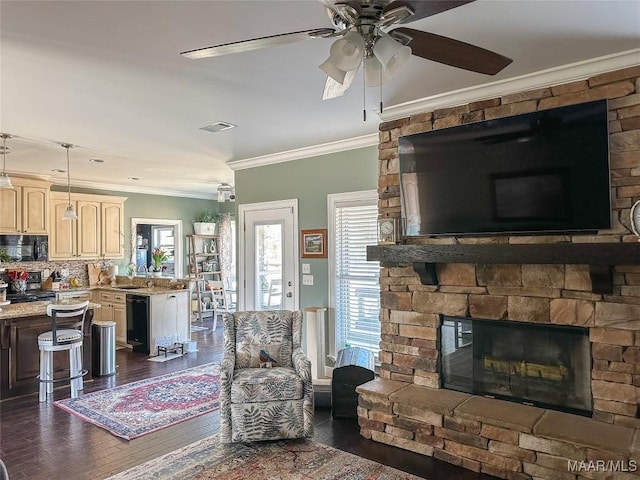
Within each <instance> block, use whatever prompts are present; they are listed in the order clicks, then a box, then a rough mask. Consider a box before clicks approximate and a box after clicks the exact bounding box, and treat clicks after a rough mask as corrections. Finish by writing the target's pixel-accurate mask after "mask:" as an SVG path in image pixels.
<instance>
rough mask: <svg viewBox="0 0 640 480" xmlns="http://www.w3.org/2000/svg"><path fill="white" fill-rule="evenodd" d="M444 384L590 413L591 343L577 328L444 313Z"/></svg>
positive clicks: (442, 353)
mask: <svg viewBox="0 0 640 480" xmlns="http://www.w3.org/2000/svg"><path fill="white" fill-rule="evenodd" d="M439 333H440V342H439V355H438V356H439V357H440V358H441V359H442V360H441V362H440V364H441V368H440V372H439V373H440V375H441V377H442V387H443V388H449V389H452V390H457V391H461V392H467V393H473V394H477V395H486V396H490V397H495V398H500V399H503V400H513V401H517V402H521V403H524V404H529V405H536V406H541V407H544V408H550V409H554V410H559V411H566V412H573V413H579V414H588V415H589V416H591V411H592V405H591V403H592V402H591V347H590V343H589V336H588V330H587V329H585V328H581V327H564V326H559V325H537V324H528V323H524V322H503V321H487V320H478V319H473V318H470V317H450V316H446V315H444V316H443V317H442V319H441V322H440V332H439Z"/></svg>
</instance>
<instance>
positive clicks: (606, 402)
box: [358, 67, 640, 480]
mask: <svg viewBox="0 0 640 480" xmlns="http://www.w3.org/2000/svg"><path fill="white" fill-rule="evenodd" d="M639 77H640V67H632V68H627V69H624V70H618V71H614V72H609V73H606V74H602V75H597V76H594V77H592V78H589V79H587V80H581V81H576V82H572V83H569V84H563V85H556V86H552V87H548V88H541V89H538V90H534V91H527V92H521V93H516V94H510V95H506V96H504V97H500V98H494V99H488V100H482V101H477V102H473V103H469V104H466V105H460V106H456V107H451V108H443V109H440V110H435V111H430V112H424V113H420V114H415V115H412V116H410V117H406V118H402V119H398V120H393V121H390V122H386V123H383V124H381V126H380V144H379V171H380V176H379V182H378V192H379V214H380V216H381V217H384V216H388V217H396V218H399V217H400V213H401V212H400V199H399V196H400V187H399V183H400V182H399V165H398V154H397V139H398V137H400V136H402V135H408V134H412V133H418V132H422V131H427V130H431V129H438V128H445V127H448V126H453V125H459V124H462V123H468V122H474V121H479V120H485V119H490V118H497V117H501V116H509V115H515V114H519V113H526V112H531V111H535V110H542V109H546V108H552V107H556V106H562V105H569V104H573V103H580V102H585V101H591V100H596V99H602V98H607V99H609V102H608V106H609V119H610V125H609V131H610V138H609V143H610V167H611V185H612V204H613V215H612V217H613V227H612V229H611V230H607V231H601V232H598V233H597V234H594V235H546V236H501V237H498V236H496V237H439V238H420V239H412V240H411V241H410V242H408V244H406V245H399V246H380V247H370V251H369V258H370V259H372V260H380V261H381V265H382V269H381V276H380V287H381V312H380V321H381V331H382V341H381V343H380V355H379V356H380V361H381V367H380V376H379V378H378V379H376V380H374V381H372V382H369V383H367V384H365V385H362V386H360V387H358V392H359V393H360V398H359V401H360V407H359V408H358V416H359V422H360V426H361V434H362V435H363V436H364V437H366V438H371V439H373V440H375V441H379V442H383V443H387V444H391V445H395V446H398V447H400V448H405V449H408V450H412V451H414V452H418V453H422V454H424V455H429V456H434V457H436V458H438V459H441V460H444V461H447V462H450V463H454V464H457V465H460V466H463V467H464V468H467V469H471V470H474V471H477V472H484V473H488V474H491V475H495V476H498V477H500V478H506V479H516V480H531V479H534V478H553V479H556V478H558V479H565V478H566V479H570V480H576V479H580V480H581V479H584V478H616V479H625V478H639V476H640V472H639V471H638V468H637V467H635V468H634V465H637V463H638V461H639V460H640V411H639V408H638V404H639V403H640V332H639V331H638V328H639V327H640V265H639V263H640V249H639V248H638V247H639V245H638V244H637V243H636V240H637V239H636V237H635V236H634V235H632V234H631V231H630V225H629V211H630V207H631V205H632V204H633V202H635V201H637V200H639V199H640V78H639ZM585 188H588V187H585ZM604 257H606V258H604ZM603 258H604V259H603ZM456 322H458V323H456ZM465 322H466V323H465ZM477 325H480V326H481V327H483V326H490V327H489V328H491V329H494V328H495V329H498V330H497V331H498V332H500V331H502V330H509V331H510V330H512V328H511V327H514V326H518V327H519V326H522V325H525V326H528V327H531V329H528V330H526V333H518V334H516V337H515V338H512V339H510V340H506V341H505V340H502V341H498V340H495V341H494V340H492V341H488V342H487V341H483V340H480V339H475V335H476V334H475V329H476V326H477ZM470 326H471V327H472V328H471V329H470V328H469V327H470ZM539 326H544V327H548V328H549V329H550V331H547V333H539V332H542V330H537V328H536V327H539ZM443 329H444V330H443ZM447 329H448V330H447ZM500 329H502V330H500ZM532 332H535V335H538V334H539V335H542V337H543V338H544V335H547V338H551V337H553V339H554V340H553V342H552V343H551V344H550V345H549V349H550V350H549V351H547V352H544V351H536V352H533V353H532V352H531V351H528V350H527V348H526V347H528V344H529V343H530V339H531V335H533V333H532ZM560 332H564V333H569V332H570V333H572V334H575V335H571V337H572V339H570V340H567V341H568V342H569V345H570V346H569V347H562V346H561V345H560V344H558V343H557V342H556V339H557V337H560V336H562V334H561V333H560ZM490 336H491V337H492V338H494V337H495V330H492V333H491V335H490ZM518 336H519V337H518ZM470 340H471V343H469V342H470ZM456 342H457V347H456ZM542 343H545V342H544V341H543V342H542ZM546 343H547V344H549V342H546ZM452 345H453V346H452ZM470 345H473V347H474V349H475V348H476V347H478V348H479V349H480V350H479V353H476V352H475V351H474V352H472V353H467V352H468V351H470V348H469V346H470ZM456 348H457V349H456ZM566 349H568V350H571V352H565V350H566ZM560 350H562V352H560ZM455 352H461V353H460V355H458V357H460V358H457V359H456V358H454V356H451V355H453V353H455ZM464 354H466V355H467V358H462V357H463V356H464ZM454 360H459V361H460V362H467V365H471V367H470V368H471V369H472V370H475V369H476V368H478V369H480V367H482V369H483V370H484V373H483V374H482V375H481V377H482V382H479V383H481V386H479V387H478V386H477V385H476V383H477V382H476V380H475V379H472V380H471V381H470V380H469V379H468V378H464V375H459V374H455V375H454V377H457V378H455V379H454V381H457V382H462V383H463V384H464V383H465V382H467V383H466V387H465V386H462V387H460V386H456V389H455V390H452V389H450V387H451V385H449V383H450V380H451V379H450V378H449V377H448V374H447V372H448V373H451V372H450V371H448V370H446V369H447V368H449V367H451V366H452V364H453V363H454ZM468 362H470V363H468ZM523 362H524V365H523ZM462 370H464V369H462ZM454 371H455V370H454ZM467 373H468V372H467ZM460 377H463V378H460ZM568 385H569V386H570V387H571V389H572V390H573V391H572V392H571V393H567V394H566V395H565V394H564V390H565V389H566V387H567V386H568ZM445 387H449V388H445ZM507 390H509V392H507ZM553 390H556V391H560V394H559V395H558V397H560V403H562V402H564V403H565V405H562V406H560V407H558V405H557V401H558V399H551V398H550V396H549V393H550V391H553ZM532 392H533V393H532ZM563 395H564V400H563V398H562V397H563ZM507 396H510V397H513V398H511V400H514V401H505V400H503V398H505V397H507ZM532 397H533V398H532ZM558 410H562V411H558ZM577 412H579V413H581V414H582V415H576V414H575V413H577ZM588 417H591V418H588ZM592 461H593V462H596V461H602V462H610V463H607V464H606V465H607V466H606V468H605V470H606V473H593V472H585V471H584V470H582V471H579V470H571V465H573V466H574V467H575V466H576V465H578V464H576V463H571V462H587V463H588V462H592ZM603 471H604V470H600V472H603ZM612 472H614V473H613V476H610V475H612ZM607 475H609V476H607Z"/></svg>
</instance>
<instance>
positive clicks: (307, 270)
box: [302, 263, 311, 273]
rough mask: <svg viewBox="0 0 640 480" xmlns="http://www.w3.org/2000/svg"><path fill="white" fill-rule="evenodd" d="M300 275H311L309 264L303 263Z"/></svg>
mask: <svg viewBox="0 0 640 480" xmlns="http://www.w3.org/2000/svg"><path fill="white" fill-rule="evenodd" d="M302 273H311V264H309V263H303V264H302Z"/></svg>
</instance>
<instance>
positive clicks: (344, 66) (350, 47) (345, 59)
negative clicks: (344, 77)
mask: <svg viewBox="0 0 640 480" xmlns="http://www.w3.org/2000/svg"><path fill="white" fill-rule="evenodd" d="M363 54H364V39H363V38H362V35H360V34H359V33H358V32H356V31H355V30H351V31H350V32H349V33H347V34H346V35H345V36H344V37H342V38H339V39H338V40H336V41H335V42H333V44H332V45H331V49H330V50H329V58H330V59H331V61H332V62H333V63H334V64H335V66H336V67H337V68H339V69H340V70H344V71H345V72H346V71H349V70H355V69H356V68H358V67H359V66H360V63H361V62H362V56H363Z"/></svg>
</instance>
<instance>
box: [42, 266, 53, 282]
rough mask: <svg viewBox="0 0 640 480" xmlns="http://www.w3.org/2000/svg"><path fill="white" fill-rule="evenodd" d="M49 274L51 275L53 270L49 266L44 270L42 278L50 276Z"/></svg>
mask: <svg viewBox="0 0 640 480" xmlns="http://www.w3.org/2000/svg"><path fill="white" fill-rule="evenodd" d="M49 275H51V270H49V269H48V268H45V269H44V270H42V278H45V279H46V278H49Z"/></svg>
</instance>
